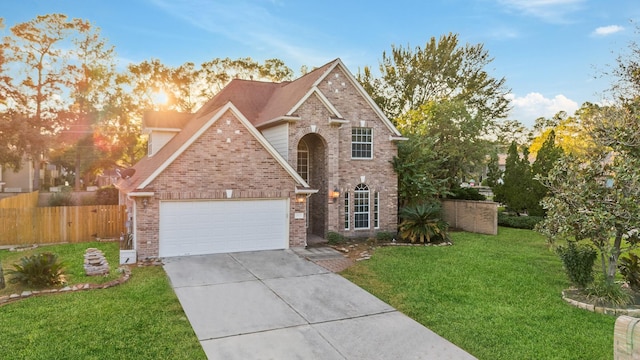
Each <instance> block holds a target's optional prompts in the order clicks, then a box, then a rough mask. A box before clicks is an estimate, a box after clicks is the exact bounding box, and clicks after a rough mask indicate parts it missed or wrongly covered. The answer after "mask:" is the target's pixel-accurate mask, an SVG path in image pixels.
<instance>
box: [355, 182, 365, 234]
mask: <svg viewBox="0 0 640 360" xmlns="http://www.w3.org/2000/svg"><path fill="white" fill-rule="evenodd" d="M353 227H354V228H355V229H368V228H369V187H367V185H365V184H358V186H356V190H355V192H354V194H353Z"/></svg>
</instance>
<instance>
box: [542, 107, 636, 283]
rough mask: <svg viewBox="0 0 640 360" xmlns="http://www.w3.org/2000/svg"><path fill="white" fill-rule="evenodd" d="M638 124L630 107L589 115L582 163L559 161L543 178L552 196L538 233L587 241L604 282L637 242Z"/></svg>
mask: <svg viewBox="0 0 640 360" xmlns="http://www.w3.org/2000/svg"><path fill="white" fill-rule="evenodd" d="M639 120H640V112H639V111H638V106H636V103H635V102H634V103H632V104H627V105H626V106H610V107H605V108H600V109H599V110H597V111H593V112H591V113H590V116H585V117H583V118H582V121H583V124H584V126H585V129H586V133H587V134H589V135H590V136H591V139H592V140H593V142H594V143H595V144H597V147H595V148H594V151H592V152H589V153H587V154H585V155H584V157H582V158H578V157H576V156H574V155H567V156H563V157H562V158H561V159H560V160H558V164H557V166H555V167H554V168H553V169H552V170H551V171H550V172H549V175H548V176H547V177H545V178H543V181H544V184H545V185H546V186H547V187H548V189H549V190H550V191H551V193H552V196H549V197H547V198H545V199H544V200H543V206H544V208H545V209H547V218H546V219H545V221H544V222H542V223H541V225H540V227H539V229H540V231H541V232H543V233H544V234H545V235H547V236H548V237H549V238H550V239H551V240H550V241H553V239H555V238H557V237H569V238H574V239H576V240H583V239H588V240H590V241H591V242H592V243H593V244H594V245H595V246H596V247H597V248H598V249H599V250H600V260H601V261H600V262H601V267H602V272H603V275H604V277H605V279H606V280H607V281H608V282H612V281H613V279H614V277H615V274H616V271H617V262H618V258H619V257H620V254H622V253H624V252H627V251H629V250H631V249H632V248H634V247H635V246H636V245H637V243H638V242H639V241H640V237H639V235H640V227H639V225H638V219H639V218H640V203H639V202H638V199H640V140H638V139H640V121H639ZM612 239H613V241H612Z"/></svg>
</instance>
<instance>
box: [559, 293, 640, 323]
mask: <svg viewBox="0 0 640 360" xmlns="http://www.w3.org/2000/svg"><path fill="white" fill-rule="evenodd" d="M562 299H563V300H564V301H566V302H568V303H569V304H571V305H573V306H575V307H577V308H580V309H584V310H588V311H591V312H595V313H598V314H605V315H613V316H619V315H627V316H632V317H640V309H619V308H609V307H605V306H596V305H593V304H587V303H583V302H580V301H578V300H574V299H571V298H570V297H568V296H567V294H566V293H565V290H562Z"/></svg>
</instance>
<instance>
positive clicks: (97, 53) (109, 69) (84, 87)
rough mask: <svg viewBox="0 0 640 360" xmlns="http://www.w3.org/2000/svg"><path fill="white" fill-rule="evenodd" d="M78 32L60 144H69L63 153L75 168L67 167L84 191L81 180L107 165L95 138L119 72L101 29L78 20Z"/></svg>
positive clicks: (112, 51) (78, 187)
mask: <svg viewBox="0 0 640 360" xmlns="http://www.w3.org/2000/svg"><path fill="white" fill-rule="evenodd" d="M77 32H78V35H77V36H76V37H74V38H73V40H72V41H73V44H74V47H73V49H72V56H73V60H72V61H71V63H70V64H69V65H68V66H67V69H68V71H69V72H70V73H71V74H72V78H71V81H70V95H71V99H72V103H71V105H70V106H69V108H68V110H67V111H66V112H64V113H59V116H64V115H66V116H67V117H68V121H67V125H66V126H65V128H64V130H62V132H61V136H60V137H59V140H60V141H59V143H61V144H64V145H66V146H64V150H63V151H64V152H66V153H67V156H69V155H71V156H72V157H73V158H74V160H73V166H72V167H67V168H68V169H71V168H73V169H74V173H75V184H74V185H75V189H76V190H80V181H81V178H82V177H88V175H95V172H96V171H97V170H98V168H100V167H102V165H103V164H102V163H101V157H100V156H98V150H97V149H96V147H95V146H94V145H95V144H94V137H96V136H99V134H98V133H96V130H97V127H96V126H97V121H98V120H99V113H100V112H101V111H102V110H103V109H104V106H105V101H106V94H107V93H108V91H109V90H110V89H111V88H112V86H113V80H114V78H115V74H116V73H115V58H114V56H115V54H114V48H113V47H112V46H109V45H107V43H106V41H105V40H104V39H103V38H102V37H101V36H100V29H98V28H96V27H93V26H92V25H91V24H90V23H89V22H87V21H82V20H77ZM92 173H94V174H92ZM87 180H88V179H87Z"/></svg>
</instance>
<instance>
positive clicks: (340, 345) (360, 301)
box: [164, 250, 474, 359]
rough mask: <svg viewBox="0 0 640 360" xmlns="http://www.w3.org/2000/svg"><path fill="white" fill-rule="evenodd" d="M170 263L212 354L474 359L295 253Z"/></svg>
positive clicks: (186, 305) (169, 270) (180, 292)
mask: <svg viewBox="0 0 640 360" xmlns="http://www.w3.org/2000/svg"><path fill="white" fill-rule="evenodd" d="M164 263H165V265H164V269H165V271H166V272H167V274H168V275H169V279H170V281H171V284H172V286H173V287H174V290H175V292H176V294H177V296H178V299H179V300H180V303H181V304H182V307H183V309H184V311H185V313H186V314H187V317H188V318H189V321H190V322H191V326H192V327H193V329H194V331H195V333H196V336H197V337H198V339H199V340H200V343H201V344H202V347H203V349H204V351H205V352H206V354H207V356H208V357H209V358H210V359H474V358H473V357H472V356H471V355H469V354H467V353H466V352H464V351H462V350H461V349H460V348H458V347H456V346H455V345H453V344H451V343H450V342H448V341H447V340H445V339H443V338H442V337H440V336H438V335H437V334H435V333H433V332H432V331H430V330H429V329H427V328H425V327H424V326H422V325H420V324H419V323H417V322H415V321H414V320H412V319H410V318H409V317H407V316H405V315H403V314H402V313H400V312H398V311H397V310H395V309H394V308H392V307H391V306H389V305H387V304H385V303H384V302H382V301H380V300H379V299H377V298H376V297H374V296H373V295H371V294H369V293H368V292H366V291H364V290H363V289H361V288H359V287H358V286H356V285H354V284H353V283H351V282H349V281H348V280H346V279H344V278H343V277H341V276H339V275H336V274H333V273H331V272H330V271H328V270H327V269H325V268H323V267H320V266H318V265H316V264H314V263H312V262H310V261H307V260H305V259H303V258H301V257H300V256H297V255H296V254H294V253H293V252H292V251H290V250H278V251H260V252H246V253H233V254H216V255H203V256H189V257H176V258H167V259H165V260H164Z"/></svg>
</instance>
